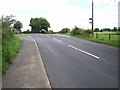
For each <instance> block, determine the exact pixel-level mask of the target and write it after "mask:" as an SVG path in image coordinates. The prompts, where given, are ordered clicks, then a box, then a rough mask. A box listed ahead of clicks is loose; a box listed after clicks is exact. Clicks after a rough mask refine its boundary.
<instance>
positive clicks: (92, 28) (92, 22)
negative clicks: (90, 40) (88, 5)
mask: <svg viewBox="0 0 120 90" xmlns="http://www.w3.org/2000/svg"><path fill="white" fill-rule="evenodd" d="M93 29H94V3H93V0H92V37H93V36H94V33H93V32H94V30H93Z"/></svg>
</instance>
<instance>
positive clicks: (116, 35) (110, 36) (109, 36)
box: [94, 33, 120, 41]
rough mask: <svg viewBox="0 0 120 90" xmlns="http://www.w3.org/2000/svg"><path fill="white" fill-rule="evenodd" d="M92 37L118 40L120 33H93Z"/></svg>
mask: <svg viewBox="0 0 120 90" xmlns="http://www.w3.org/2000/svg"><path fill="white" fill-rule="evenodd" d="M94 37H95V38H97V39H101V40H112V41H120V33H117V34H98V33H96V34H94Z"/></svg>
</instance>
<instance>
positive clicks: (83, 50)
mask: <svg viewBox="0 0 120 90" xmlns="http://www.w3.org/2000/svg"><path fill="white" fill-rule="evenodd" d="M68 46H69V47H71V48H73V49H75V50H77V51H80V52H82V53H85V54H87V55H89V56H92V57H94V58H96V59H99V57H98V56H96V55H94V54H91V53H88V52H86V51H84V50H81V49H78V48H76V47H74V46H72V45H68Z"/></svg>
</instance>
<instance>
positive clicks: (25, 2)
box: [0, 0, 119, 31]
mask: <svg viewBox="0 0 120 90" xmlns="http://www.w3.org/2000/svg"><path fill="white" fill-rule="evenodd" d="M91 1H92V0H1V2H0V15H10V14H12V15H15V16H16V17H15V18H16V19H17V20H19V21H21V22H22V24H23V28H22V30H23V31H24V30H27V29H30V27H29V22H30V19H31V18H35V17H45V18H46V19H47V20H48V22H49V23H50V25H51V29H52V30H53V31H59V30H61V29H62V28H64V27H67V28H73V27H74V26H78V27H81V28H86V29H87V28H91V25H90V24H89V18H90V17H91ZM118 1H119V0H94V21H95V22H94V23H95V26H94V28H96V27H98V28H107V27H109V28H112V27H114V26H116V27H117V26H118Z"/></svg>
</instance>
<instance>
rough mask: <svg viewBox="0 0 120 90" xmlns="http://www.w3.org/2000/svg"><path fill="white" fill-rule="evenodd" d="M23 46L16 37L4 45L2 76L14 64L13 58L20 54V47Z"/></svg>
mask: <svg viewBox="0 0 120 90" xmlns="http://www.w3.org/2000/svg"><path fill="white" fill-rule="evenodd" d="M21 45H22V41H21V40H20V39H19V38H18V37H16V36H14V37H13V38H12V39H10V40H9V41H7V40H6V41H5V42H4V44H3V45H2V74H4V73H5V72H6V71H7V69H8V67H9V65H10V64H11V63H12V61H13V58H15V56H16V55H17V53H18V52H19V49H20V46H21Z"/></svg>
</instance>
